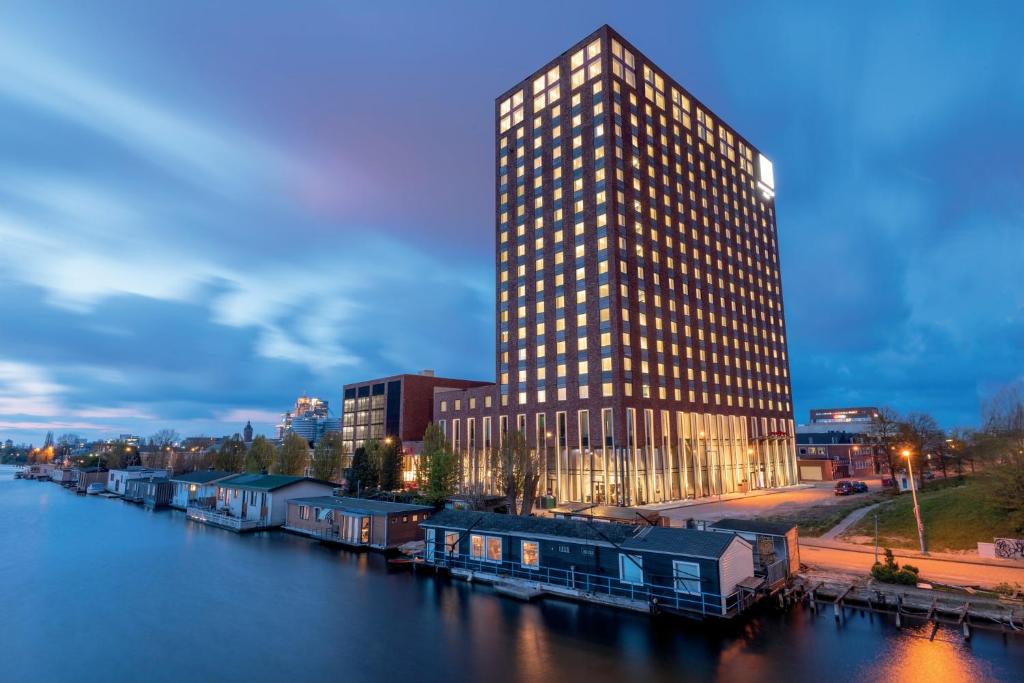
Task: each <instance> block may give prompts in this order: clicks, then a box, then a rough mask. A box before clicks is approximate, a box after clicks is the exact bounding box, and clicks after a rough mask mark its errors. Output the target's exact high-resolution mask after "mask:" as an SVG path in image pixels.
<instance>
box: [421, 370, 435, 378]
mask: <svg viewBox="0 0 1024 683" xmlns="http://www.w3.org/2000/svg"><path fill="white" fill-rule="evenodd" d="M420 374H421V375H423V376H424V377H433V376H434V371H433V370H420Z"/></svg>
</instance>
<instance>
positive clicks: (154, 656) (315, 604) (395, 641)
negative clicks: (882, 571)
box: [0, 481, 1024, 683]
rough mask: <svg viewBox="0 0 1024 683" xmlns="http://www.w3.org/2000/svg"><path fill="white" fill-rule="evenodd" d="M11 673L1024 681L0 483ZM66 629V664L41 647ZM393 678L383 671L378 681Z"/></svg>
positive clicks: (783, 623)
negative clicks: (525, 591) (549, 593)
mask: <svg viewBox="0 0 1024 683" xmlns="http://www.w3.org/2000/svg"><path fill="white" fill-rule="evenodd" d="M0 487H2V488H0V519H3V520H4V524H2V525H0V547H2V548H4V549H5V552H4V553H3V555H2V557H0V586H3V587H4V588H3V589H2V592H0V627H2V628H3V633H4V634H5V636H4V638H5V640H4V644H3V646H2V647H3V652H4V653H5V663H4V674H3V677H4V678H6V679H9V680H14V681H22V680H31V681H40V682H43V683H49V682H54V683H63V682H64V681H82V682H83V683H91V682H93V681H96V682H100V681H102V682H103V683H118V682H120V681H134V680H138V678H139V672H140V671H144V672H146V673H145V678H146V680H147V681H151V682H152V683H163V682H165V681H167V682H168V683H170V682H173V683H178V682H180V681H182V680H197V681H202V680H217V681H219V682H220V683H234V682H235V681H245V682H246V683H262V682H263V681H276V680H296V681H303V683H317V682H319V681H333V680H337V679H338V678H344V679H345V680H346V681H351V682H353V683H361V682H362V681H367V682H369V681H374V682H379V680H380V679H381V677H382V676H385V675H386V676H387V677H389V678H395V679H398V680H402V679H405V680H412V681H417V682H419V681H424V682H427V683H430V682H433V681H446V682H451V681H464V680H481V679H486V680H489V681H495V682H498V683H504V681H522V680H557V681H560V682H563V681H564V682H568V683H573V682H575V681H584V682H586V683H598V682H600V681H605V680H644V681H655V682H660V681H678V680H679V679H680V678H692V679H694V680H708V681H716V680H720V681H736V680H743V681H750V682H752V683H759V682H761V681H764V682H768V681H776V680H779V679H784V680H787V681H789V682H790V683H798V682H801V681H813V680H819V679H820V676H821V672H822V671H830V672H832V673H830V676H829V677H830V679H831V680H832V681H836V682H837V683H840V682H842V681H857V682H858V683H863V682H864V681H869V680H891V679H895V678H903V679H904V680H907V679H908V678H907V675H908V672H911V671H913V672H929V671H933V669H934V668H935V667H936V666H937V664H936V663H937V662H941V664H942V666H941V669H942V671H941V672H940V671H933V676H934V679H933V680H943V681H978V680H987V681H992V680H994V681H1000V680H1006V681H1009V680H1013V679H1014V677H1015V675H1016V672H1018V671H1020V670H1024V647H1022V646H1021V644H1020V641H1018V640H1016V639H1010V640H1009V641H1004V640H1003V639H1002V638H1001V637H995V636H992V635H988V634H981V633H979V634H978V635H977V636H976V637H975V639H974V640H973V641H972V642H971V643H970V645H969V646H968V645H965V644H964V642H963V641H962V639H961V637H960V635H959V633H958V632H957V631H955V629H954V630H949V629H945V628H944V629H942V630H940V632H939V634H938V636H937V637H936V639H935V641H928V639H927V638H928V635H929V634H930V628H928V627H925V626H910V627H909V628H906V627H905V628H904V629H902V630H900V629H896V628H895V626H894V625H893V624H891V623H890V622H889V621H888V620H881V619H879V618H877V617H874V618H872V617H871V616H870V615H867V614H858V613H855V612H850V613H848V614H847V615H846V616H845V617H844V620H843V622H842V623H841V624H839V625H838V626H837V625H836V623H835V621H834V620H833V618H832V616H831V614H829V615H815V614H813V613H812V612H811V610H810V609H808V608H805V607H797V608H795V609H793V610H791V611H789V612H784V613H779V612H775V611H772V610H759V611H758V613H757V614H756V615H754V616H753V618H752V619H751V621H749V622H748V623H747V624H744V625H742V626H735V627H734V626H727V627H724V628H716V627H714V626H713V625H711V624H692V623H688V622H685V621H680V620H668V621H666V620H658V619H655V620H652V619H650V618H649V617H648V616H646V615H633V614H630V613H627V612H621V611H617V610H610V609H607V608H602V607H597V606H591V605H586V604H578V603H571V602H565V601H560V600H554V599H551V600H545V601H543V602H541V603H536V604H534V603H529V604H527V603H521V602H518V601H516V600H512V599H508V598H502V597H500V596H498V595H496V594H495V593H494V591H493V590H492V589H491V588H489V587H486V586H480V585H476V584H466V583H463V582H459V581H448V580H444V579H440V578H437V577H434V576H430V575H425V574H419V575H414V574H412V573H410V572H407V571H402V572H391V571H388V568H387V563H386V561H385V559H384V558H383V557H382V556H379V555H375V554H368V553H353V552H349V551H345V550H342V549H337V548H329V547H326V546H324V545H321V544H319V543H317V542H316V541H313V540H309V539H306V538H303V537H299V536H294V535H291V534H287V533H284V532H257V533H254V534H251V535H247V536H239V535H236V534H233V533H231V532H227V531H223V530H220V529H215V528H211V527H207V526H203V525H200V524H195V523H190V522H188V521H187V520H185V518H184V515H183V514H182V513H180V512H175V511H161V512H150V511H146V510H144V509H142V508H140V507H137V506H133V505H129V504H126V503H123V502H121V501H118V500H104V499H98V498H95V497H84V496H74V495H69V494H68V493H67V492H66V491H64V490H62V489H60V488H59V487H56V486H49V485H45V484H39V483H35V482H26V481H4V482H0ZM55 633H59V634H74V645H73V647H72V653H71V654H69V655H68V656H60V657H57V656H43V654H44V653H45V652H47V651H49V650H48V648H52V647H53V637H54V634H55ZM384 672H386V673H384Z"/></svg>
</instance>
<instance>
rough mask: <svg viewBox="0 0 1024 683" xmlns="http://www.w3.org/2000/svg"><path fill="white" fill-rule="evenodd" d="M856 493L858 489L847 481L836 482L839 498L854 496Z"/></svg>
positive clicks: (836, 491)
mask: <svg viewBox="0 0 1024 683" xmlns="http://www.w3.org/2000/svg"><path fill="white" fill-rule="evenodd" d="M855 493H857V489H855V488H854V487H853V484H851V483H850V482H848V481H846V480H845V479H843V480H842V481H837V482H836V488H835V494H836V495H837V496H852V495H853V494H855Z"/></svg>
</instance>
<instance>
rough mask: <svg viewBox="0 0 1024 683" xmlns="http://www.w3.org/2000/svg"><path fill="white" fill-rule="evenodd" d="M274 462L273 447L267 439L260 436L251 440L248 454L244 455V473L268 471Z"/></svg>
mask: <svg viewBox="0 0 1024 683" xmlns="http://www.w3.org/2000/svg"><path fill="white" fill-rule="evenodd" d="M273 461H274V446H273V445H272V444H271V443H270V442H269V441H267V437H265V436H263V435H262V434H260V435H259V436H257V437H256V438H255V439H253V440H252V445H250V446H249V452H248V453H246V454H245V471H246V472H263V471H269V470H270V465H271V463H272V462H273Z"/></svg>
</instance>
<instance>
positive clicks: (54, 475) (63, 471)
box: [50, 467, 78, 487]
mask: <svg viewBox="0 0 1024 683" xmlns="http://www.w3.org/2000/svg"><path fill="white" fill-rule="evenodd" d="M50 481H52V482H54V483H57V484H60V485H61V486H66V487H70V486H73V485H74V484H75V482H77V481H78V470H76V469H74V468H72V467H56V468H54V469H53V471H52V472H50Z"/></svg>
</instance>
